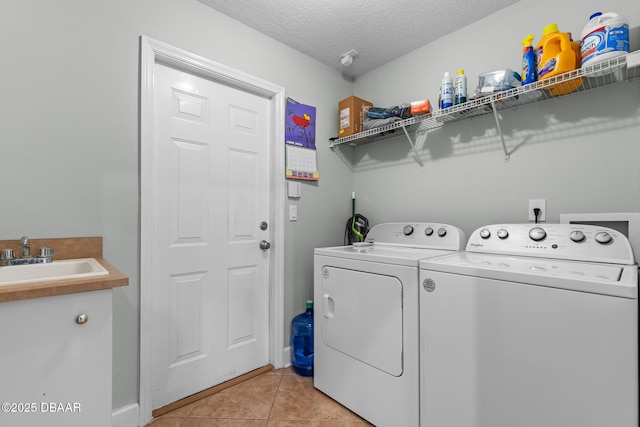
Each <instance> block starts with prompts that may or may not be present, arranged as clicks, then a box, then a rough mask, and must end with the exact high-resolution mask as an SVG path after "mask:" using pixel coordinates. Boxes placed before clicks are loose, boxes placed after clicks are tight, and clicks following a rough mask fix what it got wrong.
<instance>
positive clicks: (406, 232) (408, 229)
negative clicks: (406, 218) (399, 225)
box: [402, 225, 413, 236]
mask: <svg viewBox="0 0 640 427" xmlns="http://www.w3.org/2000/svg"><path fill="white" fill-rule="evenodd" d="M402 232H403V233H404V235H405V236H409V235H411V233H413V226H412V225H405V226H404V229H403V230H402Z"/></svg>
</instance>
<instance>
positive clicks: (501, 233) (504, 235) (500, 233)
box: [496, 228, 509, 239]
mask: <svg viewBox="0 0 640 427" xmlns="http://www.w3.org/2000/svg"><path fill="white" fill-rule="evenodd" d="M496 234H497V236H498V238H499V239H506V238H507V237H509V232H508V231H507V230H505V229H504V228H501V229H500V230H498V232H497V233H496Z"/></svg>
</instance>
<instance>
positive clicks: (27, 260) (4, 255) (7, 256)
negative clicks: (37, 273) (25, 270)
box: [0, 236, 55, 266]
mask: <svg viewBox="0 0 640 427" xmlns="http://www.w3.org/2000/svg"><path fill="white" fill-rule="evenodd" d="M20 247H21V248H22V257H21V258H17V259H16V257H15V254H14V252H13V249H0V266H8V265H24V264H41V263H44V264H46V263H50V262H52V261H53V260H52V258H53V255H54V254H55V251H54V250H53V248H47V247H42V248H40V249H39V250H38V256H37V257H35V258H34V257H33V256H31V242H30V241H29V238H28V237H27V236H22V237H21V238H20Z"/></svg>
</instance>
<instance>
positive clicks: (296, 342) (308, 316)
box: [290, 301, 313, 377]
mask: <svg viewBox="0 0 640 427" xmlns="http://www.w3.org/2000/svg"><path fill="white" fill-rule="evenodd" d="M290 345H291V366H292V367H293V370H294V371H295V372H296V373H298V374H300V375H303V376H305V377H311V376H313V301H307V310H306V311H305V312H304V313H300V314H298V315H297V316H296V317H294V318H293V321H292V322H291V343H290Z"/></svg>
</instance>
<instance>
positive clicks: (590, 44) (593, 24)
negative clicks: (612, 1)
mask: <svg viewBox="0 0 640 427" xmlns="http://www.w3.org/2000/svg"><path fill="white" fill-rule="evenodd" d="M626 53H629V21H628V20H626V19H625V18H623V17H621V16H620V15H618V14H617V13H614V12H606V13H602V12H596V13H594V14H593V15H591V17H590V18H589V22H588V23H587V25H586V26H585V27H584V30H582V35H581V39H580V57H581V61H582V67H585V66H590V65H594V64H597V63H599V62H602V61H606V60H609V59H612V58H615V57H617V56H620V55H624V54H626Z"/></svg>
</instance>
